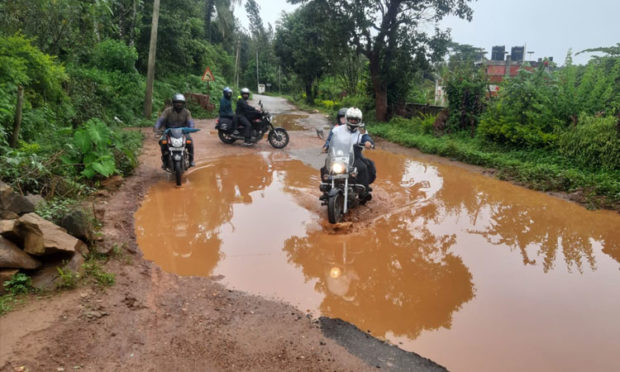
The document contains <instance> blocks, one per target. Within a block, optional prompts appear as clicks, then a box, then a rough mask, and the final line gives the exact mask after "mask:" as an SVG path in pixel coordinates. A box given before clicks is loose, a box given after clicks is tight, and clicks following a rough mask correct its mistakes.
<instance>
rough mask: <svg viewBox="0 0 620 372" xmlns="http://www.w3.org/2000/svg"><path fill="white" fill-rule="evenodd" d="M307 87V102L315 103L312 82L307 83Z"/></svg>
mask: <svg viewBox="0 0 620 372" xmlns="http://www.w3.org/2000/svg"><path fill="white" fill-rule="evenodd" d="M305 86H306V102H308V103H309V104H313V103H314V96H313V95H312V80H310V81H306V82H305Z"/></svg>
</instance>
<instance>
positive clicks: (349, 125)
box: [321, 107, 377, 200]
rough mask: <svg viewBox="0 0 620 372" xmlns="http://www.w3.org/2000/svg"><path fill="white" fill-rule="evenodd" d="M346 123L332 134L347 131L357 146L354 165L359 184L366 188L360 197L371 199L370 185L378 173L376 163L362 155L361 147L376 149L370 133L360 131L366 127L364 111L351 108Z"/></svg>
mask: <svg viewBox="0 0 620 372" xmlns="http://www.w3.org/2000/svg"><path fill="white" fill-rule="evenodd" d="M345 121H346V125H340V126H338V127H335V128H334V129H333V130H332V132H333V133H338V132H343V131H346V132H347V133H348V134H349V135H350V136H351V137H352V138H351V139H352V141H353V142H354V143H355V144H356V145H354V146H353V153H354V156H355V162H354V163H353V165H354V166H355V167H356V168H357V177H356V180H357V182H358V183H360V184H362V185H364V186H365V187H366V191H365V194H364V195H360V199H362V200H365V199H369V197H368V196H369V194H370V191H372V189H371V188H370V186H369V185H370V184H371V183H372V182H374V180H375V178H376V177H377V171H376V168H375V164H374V162H373V161H372V160H370V159H367V158H365V157H364V156H363V155H362V148H361V147H364V148H366V149H370V148H372V147H374V145H375V143H374V141H373V140H372V139H371V138H370V136H369V135H368V133H361V131H360V130H359V128H360V127H363V126H364V124H363V122H362V111H361V110H360V109H358V108H357V107H350V108H349V109H347V112H346V114H345ZM360 146H361V147H360ZM327 148H329V143H328V144H327ZM321 177H323V175H321Z"/></svg>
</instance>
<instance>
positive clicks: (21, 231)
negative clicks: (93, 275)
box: [0, 182, 93, 293]
mask: <svg viewBox="0 0 620 372" xmlns="http://www.w3.org/2000/svg"><path fill="white" fill-rule="evenodd" d="M39 202H43V200H42V198H40V197H38V196H28V197H24V196H22V195H20V194H19V193H17V192H15V191H14V190H12V189H11V187H10V186H8V185H7V184H5V183H2V182H0V284H3V283H4V282H5V281H7V280H10V279H11V278H12V277H13V276H14V275H15V274H17V273H18V272H20V271H21V272H25V273H27V274H28V275H29V276H31V277H32V286H33V287H34V288H37V289H40V290H51V289H55V288H56V287H57V286H58V285H59V284H60V282H61V280H62V278H61V273H63V275H75V274H79V273H81V270H82V264H83V263H84V260H85V258H86V256H87V255H88V253H89V248H88V244H89V243H90V242H92V241H93V234H92V227H91V226H92V223H91V222H90V218H89V217H88V215H87V214H86V213H85V212H83V211H81V210H73V211H70V212H68V213H67V214H66V215H65V216H64V217H63V218H62V220H61V223H60V224H61V225H62V226H58V225H56V224H54V223H52V222H50V221H48V220H46V219H44V218H42V217H41V216H39V215H37V214H36V213H34V211H35V204H37V203H39ZM59 269H60V270H59ZM4 289H5V288H4V286H3V285H0V293H2V292H3V291H4Z"/></svg>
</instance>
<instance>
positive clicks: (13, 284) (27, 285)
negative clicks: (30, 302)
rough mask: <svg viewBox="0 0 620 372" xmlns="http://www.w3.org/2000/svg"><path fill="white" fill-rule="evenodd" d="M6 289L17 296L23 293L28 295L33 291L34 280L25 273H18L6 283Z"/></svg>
mask: <svg viewBox="0 0 620 372" xmlns="http://www.w3.org/2000/svg"><path fill="white" fill-rule="evenodd" d="M3 285H4V289H6V290H7V291H9V292H10V293H11V294H14V295H17V294H22V293H28V292H30V290H31V289H32V280H31V279H30V277H29V276H28V275H26V274H24V273H17V274H15V275H13V276H12V277H11V279H9V280H7V281H6V282H4V284H3Z"/></svg>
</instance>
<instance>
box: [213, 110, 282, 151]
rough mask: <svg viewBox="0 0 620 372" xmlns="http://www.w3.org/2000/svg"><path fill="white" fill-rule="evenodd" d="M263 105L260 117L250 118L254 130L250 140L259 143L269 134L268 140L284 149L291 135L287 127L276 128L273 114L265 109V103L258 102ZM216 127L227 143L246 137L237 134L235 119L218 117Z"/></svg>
mask: <svg viewBox="0 0 620 372" xmlns="http://www.w3.org/2000/svg"><path fill="white" fill-rule="evenodd" d="M258 104H259V105H260V107H261V114H260V117H258V118H255V119H253V120H250V123H251V125H252V130H251V131H250V133H251V137H250V141H251V142H252V143H257V142H258V141H260V140H261V139H262V138H263V137H264V136H265V133H268V134H267V140H268V141H269V143H270V144H271V146H273V147H274V148H276V149H282V148H284V147H286V145H288V141H289V135H288V132H287V131H286V129H284V128H276V127H274V126H273V124H272V123H271V114H269V113H268V112H266V111H265V109H264V107H263V103H262V102H261V101H259V102H258ZM215 129H217V135H218V137H219V138H220V141H222V142H224V143H225V144H228V145H230V144H232V143H234V142H235V141H236V140H243V139H244V137H243V135H241V134H235V133H234V129H233V121H232V119H231V118H222V117H220V118H218V119H217V121H216V123H215Z"/></svg>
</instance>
